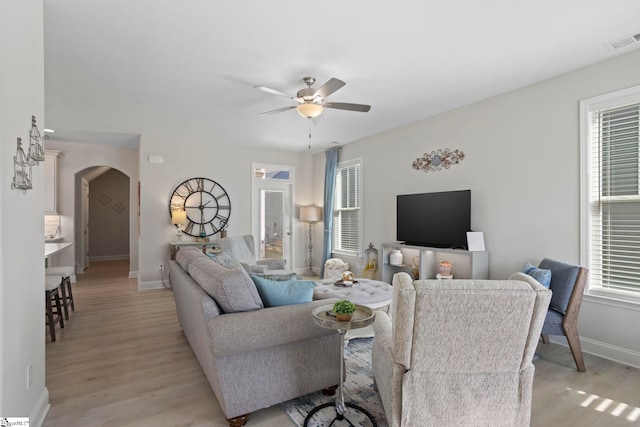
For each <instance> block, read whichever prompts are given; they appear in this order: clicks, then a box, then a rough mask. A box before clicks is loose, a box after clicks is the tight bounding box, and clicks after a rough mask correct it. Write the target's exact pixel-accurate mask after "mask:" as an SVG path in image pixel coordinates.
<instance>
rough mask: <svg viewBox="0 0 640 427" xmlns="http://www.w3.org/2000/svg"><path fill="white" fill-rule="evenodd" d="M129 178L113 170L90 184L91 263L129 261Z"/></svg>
mask: <svg viewBox="0 0 640 427" xmlns="http://www.w3.org/2000/svg"><path fill="white" fill-rule="evenodd" d="M129 210H130V209H129V177H127V176H126V175H125V174H123V173H122V172H120V171H118V170H116V169H110V170H109V171H107V172H105V173H104V174H102V175H100V176H98V177H97V178H95V179H93V180H91V181H90V182H89V259H90V260H91V261H98V260H112V259H128V258H129Z"/></svg>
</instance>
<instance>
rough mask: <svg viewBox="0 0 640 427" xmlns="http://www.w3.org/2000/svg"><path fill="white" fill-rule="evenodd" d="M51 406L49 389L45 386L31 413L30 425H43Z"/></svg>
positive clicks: (35, 426) (34, 426)
mask: <svg viewBox="0 0 640 427" xmlns="http://www.w3.org/2000/svg"><path fill="white" fill-rule="evenodd" d="M50 408H51V404H50V403H49V390H48V389H47V388H46V387H45V388H43V389H42V393H40V397H38V400H37V401H36V404H35V406H34V407H33V409H32V410H31V413H30V414H29V425H30V426H31V427H41V426H42V425H43V424H44V420H45V418H46V417H47V414H48V413H49V409H50ZM8 415H11V414H8Z"/></svg>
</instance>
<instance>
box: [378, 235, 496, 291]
mask: <svg viewBox="0 0 640 427" xmlns="http://www.w3.org/2000/svg"><path fill="white" fill-rule="evenodd" d="M395 249H398V250H400V252H402V258H403V264H402V265H392V264H390V263H389V254H390V253H391V251H392V250H395ZM444 260H446V261H450V262H451V263H452V264H453V278H454V279H488V278H489V252H487V251H482V252H479V251H478V252H470V251H467V250H464V249H448V248H432V247H426V246H414V245H405V244H404V243H383V244H382V280H383V281H384V282H387V283H391V282H392V280H393V275H394V274H396V273H399V272H402V271H403V272H406V273H409V275H410V276H411V277H413V278H414V280H417V279H435V278H436V274H438V263H439V262H440V261H444Z"/></svg>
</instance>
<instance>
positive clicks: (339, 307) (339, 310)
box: [333, 299, 356, 314]
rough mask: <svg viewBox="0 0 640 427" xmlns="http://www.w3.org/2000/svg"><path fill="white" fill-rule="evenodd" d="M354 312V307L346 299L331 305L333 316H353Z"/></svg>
mask: <svg viewBox="0 0 640 427" xmlns="http://www.w3.org/2000/svg"><path fill="white" fill-rule="evenodd" d="M355 311H356V305H355V304H354V303H352V302H351V301H349V300H348V299H341V300H340V301H336V303H335V304H333V312H334V313H335V314H353V313H354V312H355Z"/></svg>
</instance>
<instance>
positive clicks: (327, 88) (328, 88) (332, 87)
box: [313, 77, 346, 98]
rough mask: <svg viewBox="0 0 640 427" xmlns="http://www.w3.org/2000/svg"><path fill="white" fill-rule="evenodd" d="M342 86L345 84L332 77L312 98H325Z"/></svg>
mask: <svg viewBox="0 0 640 427" xmlns="http://www.w3.org/2000/svg"><path fill="white" fill-rule="evenodd" d="M344 85H346V83H345V82H343V81H342V80H338V79H336V78H333V77H332V78H331V79H329V81H328V82H326V83H325V84H323V85H322V86H320V87H319V88H318V90H316V91H315V93H314V94H313V96H314V97H316V96H318V95H320V96H321V97H322V98H326V97H327V96H329V95H331V94H332V93H333V92H335V91H337V90H338V89H340V88H341V87H342V86H344Z"/></svg>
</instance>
